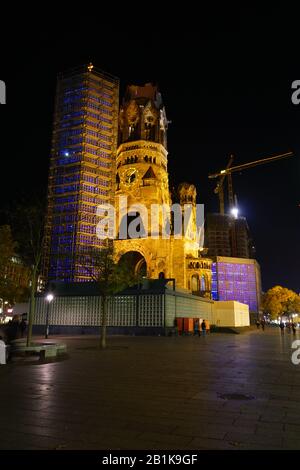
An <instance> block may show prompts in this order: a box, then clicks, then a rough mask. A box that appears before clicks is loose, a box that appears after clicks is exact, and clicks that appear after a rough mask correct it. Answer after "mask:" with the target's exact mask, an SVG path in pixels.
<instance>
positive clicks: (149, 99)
mask: <svg viewBox="0 0 300 470" xmlns="http://www.w3.org/2000/svg"><path fill="white" fill-rule="evenodd" d="M167 127H168V121H167V117H166V112H165V108H164V105H163V102H162V98H161V94H160V93H159V91H158V89H157V87H156V86H154V85H152V84H149V83H147V84H146V85H144V86H135V85H131V86H128V87H127V91H126V94H125V97H124V100H123V103H122V106H121V109H120V114H119V147H118V150H117V158H116V182H115V196H116V199H115V208H116V216H117V217H116V219H117V239H116V240H115V241H114V248H115V254H116V259H117V260H121V259H122V260H123V261H124V262H126V263H127V264H130V265H131V266H132V268H133V269H134V270H135V271H136V272H139V273H140V274H141V275H142V276H145V277H148V278H154V279H157V278H175V279H176V285H177V286H178V287H181V288H185V289H187V290H190V291H191V290H194V291H195V290H196V288H195V287H193V286H195V285H196V284H195V281H193V285H192V281H191V277H192V274H195V273H194V271H195V269H196V271H197V270H198V274H199V275H200V271H201V269H202V268H203V270H204V271H205V275H207V282H206V284H205V286H206V287H205V290H207V291H209V288H210V273H211V271H210V265H211V262H210V260H207V263H206V265H205V267H204V265H203V264H202V265H201V264H200V263H199V243H198V242H197V240H196V235H195V236H194V237H193V235H192V236H191V237H188V238H186V237H185V236H181V237H175V236H174V233H173V234H172V233H171V236H169V237H165V236H164V234H165V233H166V226H169V229H170V232H171V230H172V228H171V225H172V224H171V217H170V215H169V216H167V217H166V213H164V209H163V208H168V210H170V207H171V205H172V201H171V197H170V192H169V182H168V152H167ZM179 199H180V207H182V208H183V207H184V204H185V203H188V204H190V205H191V206H192V211H191V213H192V216H191V222H192V223H191V225H192V230H191V232H193V229H194V233H195V234H196V216H195V212H196V211H195V208H196V189H195V187H194V186H193V185H188V184H186V183H185V184H184V185H181V189H180V191H179ZM168 210H167V212H168ZM183 212H184V210H183ZM169 214H170V212H169ZM153 219H155V223H153ZM132 226H133V227H134V228H135V229H136V230H135V233H134V234H132V232H131V228H130V227H132ZM170 232H169V233H170ZM191 261H194V264H193V265H191ZM196 262H198V264H196ZM191 266H193V267H192V268H191ZM201 266H202V268H201ZM191 269H192V270H193V273H192V271H191V272H190V270H191ZM198 274H197V276H198ZM202 274H203V273H202ZM197 286H198V287H199V288H198V290H199V291H200V278H199V282H198V284H197ZM202 286H203V283H202Z"/></svg>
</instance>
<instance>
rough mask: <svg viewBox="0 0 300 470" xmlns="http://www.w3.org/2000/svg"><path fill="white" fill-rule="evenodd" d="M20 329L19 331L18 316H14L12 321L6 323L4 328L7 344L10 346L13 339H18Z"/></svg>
mask: <svg viewBox="0 0 300 470" xmlns="http://www.w3.org/2000/svg"><path fill="white" fill-rule="evenodd" d="M20 336H21V329H20V318H19V315H15V316H14V317H13V319H12V320H11V321H10V322H8V325H7V328H6V337H7V343H8V344H11V343H12V342H13V341H14V340H15V339H18V338H20Z"/></svg>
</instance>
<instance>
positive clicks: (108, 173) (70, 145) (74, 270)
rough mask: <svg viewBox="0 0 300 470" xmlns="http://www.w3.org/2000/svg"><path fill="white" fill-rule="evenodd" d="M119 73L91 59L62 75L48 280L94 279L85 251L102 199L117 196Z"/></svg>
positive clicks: (45, 266) (93, 244) (93, 243)
mask: <svg viewBox="0 0 300 470" xmlns="http://www.w3.org/2000/svg"><path fill="white" fill-rule="evenodd" d="M118 110H119V79H118V78H116V77H113V76H112V75H109V74H107V73H104V72H102V71H101V70H97V69H96V68H95V67H93V66H92V65H91V64H90V65H89V66H85V67H82V68H79V69H76V70H72V71H70V72H67V73H63V74H61V75H59V77H58V80H57V93H56V103H55V111H54V123H53V139H52V150H51V160H50V171H49V183H48V212H47V221H46V227H45V246H44V253H43V263H42V274H43V277H44V279H45V280H46V281H49V280H53V279H55V280H62V281H65V282H78V281H79V282H82V281H89V280H91V279H92V273H91V272H89V271H87V269H86V267H85V266H84V256H85V253H86V252H87V251H89V250H91V248H100V247H101V245H102V244H103V243H104V241H103V240H99V239H98V238H97V236H96V210H97V207H98V205H99V204H103V203H106V202H113V197H114V184H113V183H114V180H115V169H114V164H115V163H114V162H115V158H116V149H117V132H118Z"/></svg>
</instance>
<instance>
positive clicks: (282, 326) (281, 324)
mask: <svg viewBox="0 0 300 470" xmlns="http://www.w3.org/2000/svg"><path fill="white" fill-rule="evenodd" d="M279 328H280V330H281V334H282V335H283V333H284V323H283V321H281V322H280V323H279Z"/></svg>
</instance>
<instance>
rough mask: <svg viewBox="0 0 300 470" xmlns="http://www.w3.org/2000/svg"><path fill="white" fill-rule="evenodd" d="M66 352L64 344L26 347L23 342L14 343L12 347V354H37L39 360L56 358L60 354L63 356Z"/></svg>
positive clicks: (43, 344)
mask: <svg viewBox="0 0 300 470" xmlns="http://www.w3.org/2000/svg"><path fill="white" fill-rule="evenodd" d="M66 351H67V346H66V345H65V344H56V343H49V344H45V343H41V344H38V343H35V344H32V345H31V346H26V344H24V343H23V342H15V344H14V345H13V349H12V352H13V353H26V352H30V353H37V354H38V355H39V356H40V359H46V358H50V357H56V356H58V355H60V354H63V353H65V352H66Z"/></svg>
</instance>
